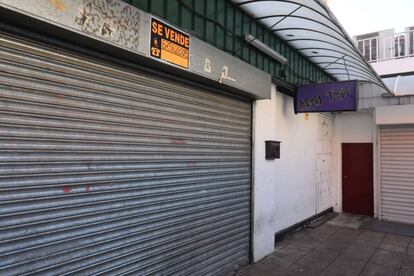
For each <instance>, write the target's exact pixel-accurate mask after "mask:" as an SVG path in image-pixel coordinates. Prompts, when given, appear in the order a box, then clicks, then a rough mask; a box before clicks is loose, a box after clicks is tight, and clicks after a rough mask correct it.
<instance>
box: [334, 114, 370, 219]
mask: <svg viewBox="0 0 414 276" xmlns="http://www.w3.org/2000/svg"><path fill="white" fill-rule="evenodd" d="M374 137H376V126H375V123H374V119H373V115H372V112H352V113H341V114H336V115H335V120H334V156H335V169H334V172H335V185H336V187H337V188H336V191H337V193H336V202H337V206H335V211H337V212H342V148H341V145H342V143H374V162H376V161H375V160H376V158H375V157H376V156H375V155H376V153H375V152H376V150H375V149H376V139H374ZM375 168H376V166H375V164H374V214H376V196H375V194H376V187H375V186H376V185H375V183H376V177H375V175H376V173H375V172H376V169H375Z"/></svg>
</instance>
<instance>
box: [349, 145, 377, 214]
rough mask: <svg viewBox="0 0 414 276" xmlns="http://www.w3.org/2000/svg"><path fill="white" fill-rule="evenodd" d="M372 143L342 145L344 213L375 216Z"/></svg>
mask: <svg viewBox="0 0 414 276" xmlns="http://www.w3.org/2000/svg"><path fill="white" fill-rule="evenodd" d="M373 175H374V172H373V145H372V143H343V144H342V208H343V211H344V212H347V213H353V214H361V215H367V216H373V215H374V181H373V177H374V176H373Z"/></svg>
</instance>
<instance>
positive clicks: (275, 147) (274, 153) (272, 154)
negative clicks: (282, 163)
mask: <svg viewBox="0 0 414 276" xmlns="http://www.w3.org/2000/svg"><path fill="white" fill-rule="evenodd" d="M265 143H266V160H274V159H280V142H279V141H265Z"/></svg>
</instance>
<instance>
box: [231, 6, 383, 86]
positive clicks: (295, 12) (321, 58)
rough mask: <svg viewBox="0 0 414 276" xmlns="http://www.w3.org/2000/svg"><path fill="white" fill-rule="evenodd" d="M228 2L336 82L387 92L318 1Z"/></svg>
mask: <svg viewBox="0 0 414 276" xmlns="http://www.w3.org/2000/svg"><path fill="white" fill-rule="evenodd" d="M232 2H233V3H234V4H236V5H237V6H239V7H240V8H241V9H243V10H244V11H245V12H247V13H248V14H250V15H251V16H252V17H253V18H254V19H255V20H256V21H257V22H259V23H261V24H263V25H264V26H266V27H267V28H268V29H269V30H270V31H272V32H273V33H275V34H276V35H277V36H279V37H280V38H282V39H283V40H284V41H286V42H287V43H288V44H289V45H291V46H292V47H294V48H295V49H297V50H298V51H299V52H301V53H302V54H303V55H304V56H306V57H308V58H309V60H311V61H312V62H313V63H315V64H316V65H318V66H319V67H320V68H322V69H323V70H324V71H326V72H327V73H328V74H330V75H331V76H333V77H334V78H336V79H337V80H354V79H356V80H360V81H364V82H370V83H374V84H376V85H378V86H380V87H382V88H384V89H385V90H387V91H388V92H390V90H389V89H388V88H387V87H386V86H385V85H384V83H383V82H382V80H381V78H380V77H379V76H378V75H377V73H376V72H375V71H374V69H373V68H372V67H371V66H370V65H369V63H368V62H366V61H365V59H364V58H363V56H362V55H361V54H360V53H359V51H358V49H357V48H356V47H355V45H354V43H353V41H352V40H351V38H350V37H349V35H348V34H347V33H346V31H345V30H344V29H343V27H342V26H341V25H340V23H339V22H338V20H337V19H336V17H335V16H334V15H333V13H332V12H331V11H330V9H329V8H328V7H327V6H326V5H325V4H324V3H323V2H322V1H320V0H254V1H250V0H232ZM390 93H391V92H390Z"/></svg>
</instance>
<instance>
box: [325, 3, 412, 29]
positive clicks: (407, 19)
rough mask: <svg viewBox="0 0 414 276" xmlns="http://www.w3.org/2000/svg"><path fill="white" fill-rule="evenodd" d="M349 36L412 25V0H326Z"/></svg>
mask: <svg viewBox="0 0 414 276" xmlns="http://www.w3.org/2000/svg"><path fill="white" fill-rule="evenodd" d="M328 6H329V7H330V9H331V10H332V11H333V13H334V14H335V16H336V17H337V18H338V19H339V22H341V24H342V26H343V27H344V28H345V30H346V31H347V32H348V34H349V35H350V36H354V35H359V34H364V33H369V32H374V31H380V30H386V29H393V28H394V29H395V30H396V32H403V31H404V28H405V27H410V26H414V0H328Z"/></svg>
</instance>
